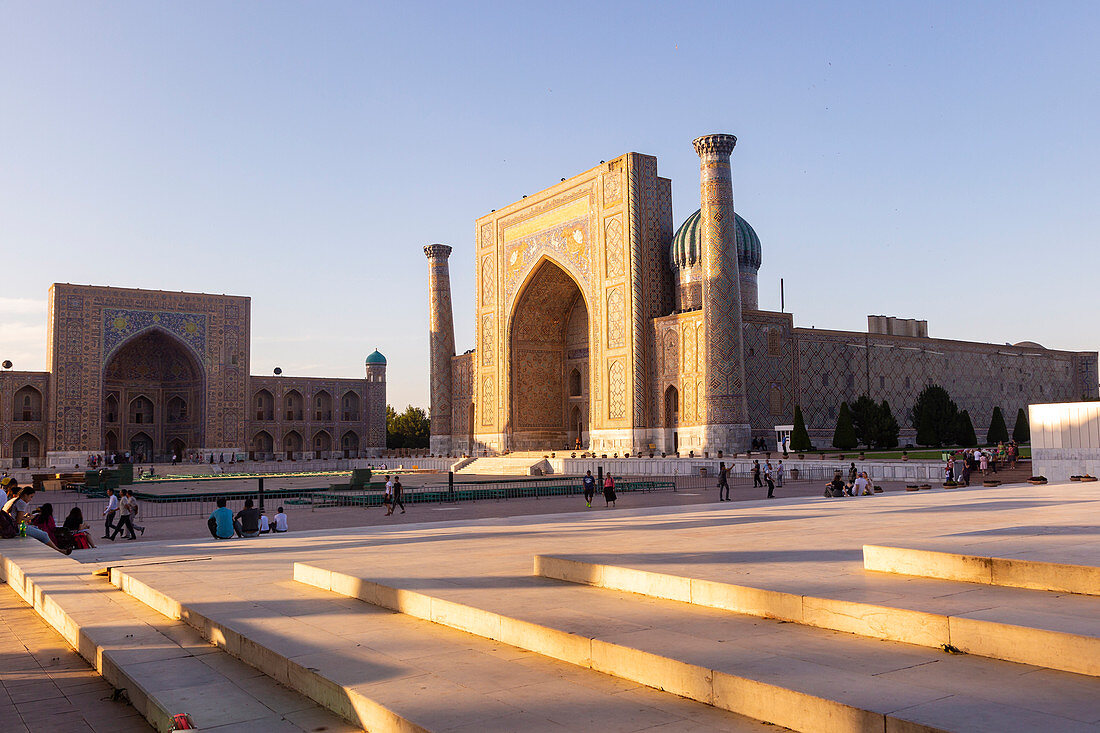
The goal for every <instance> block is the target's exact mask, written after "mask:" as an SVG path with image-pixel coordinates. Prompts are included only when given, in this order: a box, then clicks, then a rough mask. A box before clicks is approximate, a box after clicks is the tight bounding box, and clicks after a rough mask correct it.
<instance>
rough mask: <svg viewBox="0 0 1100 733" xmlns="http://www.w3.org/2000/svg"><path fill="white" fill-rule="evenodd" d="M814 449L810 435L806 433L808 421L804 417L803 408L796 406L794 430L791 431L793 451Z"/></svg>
mask: <svg viewBox="0 0 1100 733" xmlns="http://www.w3.org/2000/svg"><path fill="white" fill-rule="evenodd" d="M811 448H813V445H812V444H811V443H810V434H809V433H807V432H806V420H805V418H803V417H802V408H801V407H800V406H799V405H795V406H794V430H792V431H791V450H793V451H795V452H802V451H808V450H810V449H811Z"/></svg>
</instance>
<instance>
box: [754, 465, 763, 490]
mask: <svg viewBox="0 0 1100 733" xmlns="http://www.w3.org/2000/svg"><path fill="white" fill-rule="evenodd" d="M763 486H764V484H763V483H761V481H760V461H753V462H752V487H753V488H754V489H755V488H758V487H763Z"/></svg>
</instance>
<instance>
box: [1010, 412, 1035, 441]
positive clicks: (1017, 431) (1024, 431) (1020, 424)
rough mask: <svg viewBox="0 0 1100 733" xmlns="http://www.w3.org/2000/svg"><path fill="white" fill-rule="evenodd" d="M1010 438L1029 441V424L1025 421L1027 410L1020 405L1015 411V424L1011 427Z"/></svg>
mask: <svg viewBox="0 0 1100 733" xmlns="http://www.w3.org/2000/svg"><path fill="white" fill-rule="evenodd" d="M1012 439H1013V440H1015V441H1016V442H1017V443H1030V442H1031V425H1030V424H1029V423H1028V421H1027V412H1026V411H1025V410H1024V408H1022V407H1021V408H1020V409H1019V411H1018V412H1017V413H1016V425H1014V426H1013V428H1012Z"/></svg>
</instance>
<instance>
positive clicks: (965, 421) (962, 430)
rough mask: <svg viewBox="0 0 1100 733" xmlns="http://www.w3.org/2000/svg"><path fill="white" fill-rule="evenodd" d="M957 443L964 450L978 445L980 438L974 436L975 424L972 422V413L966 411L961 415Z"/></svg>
mask: <svg viewBox="0 0 1100 733" xmlns="http://www.w3.org/2000/svg"><path fill="white" fill-rule="evenodd" d="M955 442H956V443H958V444H959V445H961V446H962V447H963V448H973V447H974V446H976V445H977V444H978V436H977V435H975V434H974V423H973V422H972V421H971V420H970V413H969V412H967V411H966V410H963V411H962V412H960V413H959V419H958V423H957V426H956V427H955Z"/></svg>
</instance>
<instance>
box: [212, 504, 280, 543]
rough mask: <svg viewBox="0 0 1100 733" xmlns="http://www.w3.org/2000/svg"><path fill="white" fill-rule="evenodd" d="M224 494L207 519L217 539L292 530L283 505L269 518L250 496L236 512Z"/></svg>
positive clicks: (257, 535) (255, 535)
mask: <svg viewBox="0 0 1100 733" xmlns="http://www.w3.org/2000/svg"><path fill="white" fill-rule="evenodd" d="M226 503H227V502H226V500H225V497H224V496H219V497H218V500H217V508H216V509H215V510H214V511H213V512H212V513H211V514H210V517H209V518H208V519H207V520H206V524H207V527H208V528H209V529H210V534H211V535H213V537H214V539H216V540H231V539H233V538H234V537H259V536H260V535H262V534H272V533H274V534H282V533H283V532H288V531H290V524H289V522H288V521H287V516H286V512H284V511H283V508H282V507H279V511H278V512H276V514H275V517H274V519H273V520H272V519H269V518H268V516H267V514H266V513H265V512H264V510H262V509H257V508H256V504H255V502H254V501H252V498H251V497H249V498H247V499H245V500H244V508H243V509H241V510H240V511H239V512H237V513H236V514H234V513H233V510H232V509H230V508H229V507H227V506H226Z"/></svg>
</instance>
